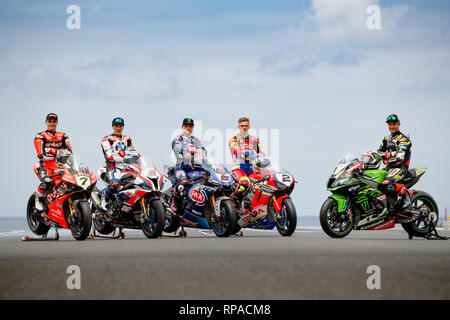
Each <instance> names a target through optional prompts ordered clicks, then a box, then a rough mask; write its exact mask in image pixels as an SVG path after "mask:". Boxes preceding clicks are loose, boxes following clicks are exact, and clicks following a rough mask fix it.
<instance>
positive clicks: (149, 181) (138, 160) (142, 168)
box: [125, 155, 164, 191]
mask: <svg viewBox="0 0 450 320" xmlns="http://www.w3.org/2000/svg"><path fill="white" fill-rule="evenodd" d="M128 161H129V162H130V163H127V164H126V165H125V169H126V170H128V171H129V172H130V174H131V175H132V177H134V181H133V184H135V185H136V187H137V188H139V189H141V190H143V191H161V190H162V188H163V187H164V183H163V179H164V176H163V175H162V174H161V173H160V172H159V171H158V169H157V168H156V166H155V163H154V162H153V159H152V158H151V157H150V156H148V155H146V156H141V157H133V158H130V160H128ZM130 178H131V177H130Z"/></svg>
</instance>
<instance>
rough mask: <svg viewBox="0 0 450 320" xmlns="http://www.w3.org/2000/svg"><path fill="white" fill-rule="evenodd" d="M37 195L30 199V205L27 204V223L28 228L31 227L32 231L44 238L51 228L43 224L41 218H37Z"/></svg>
mask: <svg viewBox="0 0 450 320" xmlns="http://www.w3.org/2000/svg"><path fill="white" fill-rule="evenodd" d="M35 197H36V195H35V194H34V193H33V194H32V195H31V197H30V199H28V204H27V222H28V226H29V227H30V230H31V231H32V232H33V233H34V234H36V235H38V236H42V235H44V234H46V233H47V232H48V230H50V226H48V225H46V224H44V223H42V222H41V221H40V220H39V218H38V217H37V214H39V213H37V211H36V207H35V205H36V202H35V201H36V199H35Z"/></svg>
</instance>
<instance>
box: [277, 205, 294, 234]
mask: <svg viewBox="0 0 450 320" xmlns="http://www.w3.org/2000/svg"><path fill="white" fill-rule="evenodd" d="M275 215H276V217H277V218H278V219H277V221H276V227H277V230H278V232H279V233H280V234H281V235H282V236H285V237H289V236H291V235H292V234H293V233H294V231H295V228H296V227H297V212H296V210H295V206H294V203H293V202H292V199H290V198H286V199H284V200H283V203H282V205H281V211H280V212H278V213H275Z"/></svg>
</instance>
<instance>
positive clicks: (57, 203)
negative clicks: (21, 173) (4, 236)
mask: <svg viewBox="0 0 450 320" xmlns="http://www.w3.org/2000/svg"><path fill="white" fill-rule="evenodd" d="M58 162H59V170H57V171H59V172H58V173H56V174H55V175H53V176H51V177H50V178H53V177H56V176H58V177H60V178H59V179H57V180H56V182H55V184H54V186H53V187H52V189H51V190H49V191H48V192H47V193H46V196H45V200H44V211H43V212H39V211H37V210H36V207H35V197H36V195H35V193H33V194H32V195H31V196H30V198H29V200H28V205H27V222H28V226H29V227H30V230H31V231H32V232H33V233H34V234H36V235H39V236H42V238H40V240H42V239H46V236H47V233H48V231H49V230H50V228H51V227H54V228H55V229H56V238H55V239H56V240H58V239H59V233H58V228H62V229H70V231H71V233H72V235H73V237H74V238H75V239H76V240H85V239H86V238H87V237H88V235H89V232H90V230H91V225H92V221H91V208H90V206H89V202H88V200H89V197H90V195H91V193H92V191H93V190H94V187H95V184H96V183H97V178H96V176H95V175H94V174H93V173H92V171H91V170H90V169H89V168H88V167H87V166H86V165H84V164H83V163H82V162H81V161H80V160H79V159H78V158H77V157H76V156H74V155H72V154H68V153H65V154H64V153H62V154H61V153H60V154H59V155H58ZM38 165H39V164H36V166H38ZM36 166H35V169H37V168H36ZM23 240H38V239H30V237H28V236H27V237H25V238H24V239H23Z"/></svg>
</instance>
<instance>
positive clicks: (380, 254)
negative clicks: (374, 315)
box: [0, 229, 450, 300]
mask: <svg viewBox="0 0 450 320" xmlns="http://www.w3.org/2000/svg"><path fill="white" fill-rule="evenodd" d="M187 231H188V237H187V238H179V237H163V238H159V239H156V240H148V239H146V238H145V237H144V236H143V235H142V234H141V233H139V232H135V231H134V232H131V231H126V237H125V239H120V240H117V239H101V238H97V239H94V240H85V241H75V240H74V239H73V238H71V237H70V236H69V235H65V236H63V237H61V239H60V240H59V241H45V242H37V241H33V242H23V241H21V240H20V238H19V237H4V238H0V299H163V300H171V299H208V300H209V299H225V300H228V299H233V300H235V299H238V300H241V299H250V300H253V299H269V300H279V299H289V300H290V299H296V300H297V299H450V241H431V240H426V239H419V238H414V239H413V240H409V239H408V237H407V234H406V233H405V232H404V231H403V230H385V231H354V232H352V233H351V234H350V235H349V236H348V237H347V238H345V239H339V240H336V239H331V238H329V237H328V236H327V235H325V234H324V233H323V232H321V231H311V230H298V231H296V233H294V235H293V236H292V237H281V236H280V235H278V233H277V232H276V231H271V232H261V231H253V230H247V229H246V230H244V237H235V236H233V237H230V238H226V239H220V238H217V237H215V236H213V235H212V234H209V233H208V232H204V233H200V232H199V231H198V230H195V229H187ZM440 233H441V234H443V235H447V236H450V231H443V230H441V231H440ZM70 265H76V266H79V268H80V284H81V289H74V290H69V289H68V287H67V280H68V278H69V277H70V276H71V274H68V273H66V271H67V268H68V267H69V266H70ZM371 265H375V266H378V267H379V271H380V278H379V279H380V282H379V283H380V285H381V288H380V289H372V290H370V289H368V287H367V282H368V278H369V277H371V276H372V274H371V273H368V267H369V266H371ZM371 279H372V278H371ZM371 279H369V282H370V283H374V282H373V281H372V280H371Z"/></svg>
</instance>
